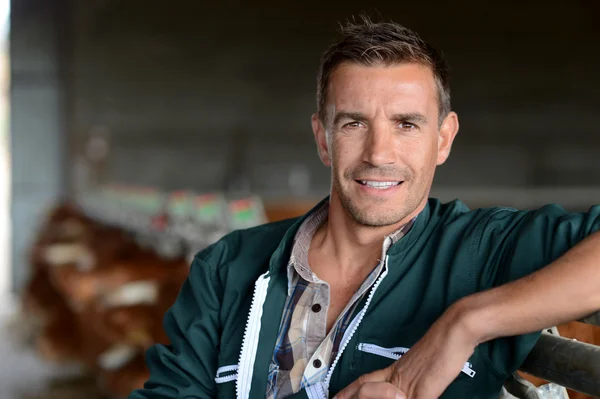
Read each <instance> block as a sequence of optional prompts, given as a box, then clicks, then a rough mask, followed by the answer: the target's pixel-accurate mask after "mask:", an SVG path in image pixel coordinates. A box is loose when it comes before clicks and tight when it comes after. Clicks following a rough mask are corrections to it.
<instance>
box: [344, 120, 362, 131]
mask: <svg viewBox="0 0 600 399" xmlns="http://www.w3.org/2000/svg"><path fill="white" fill-rule="evenodd" d="M361 126H362V123H360V122H358V121H354V122H349V123H346V124H345V125H344V126H343V127H344V128H349V129H358V128H360V127H361Z"/></svg>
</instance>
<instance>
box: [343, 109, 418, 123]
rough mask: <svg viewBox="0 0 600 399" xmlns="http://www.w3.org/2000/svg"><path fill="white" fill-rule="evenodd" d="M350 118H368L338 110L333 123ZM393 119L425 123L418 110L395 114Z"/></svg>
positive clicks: (358, 113) (356, 119)
mask: <svg viewBox="0 0 600 399" xmlns="http://www.w3.org/2000/svg"><path fill="white" fill-rule="evenodd" d="M344 119H352V120H355V121H366V120H367V119H368V118H367V116H366V115H365V114H363V113H360V112H338V113H337V114H336V115H335V118H334V119H333V124H334V125H337V124H338V123H339V122H340V121H341V120H344ZM392 119H393V120H395V121H401V122H409V123H421V124H427V117H426V116H425V115H423V114H420V113H418V112H408V113H405V114H395V115H393V116H392Z"/></svg>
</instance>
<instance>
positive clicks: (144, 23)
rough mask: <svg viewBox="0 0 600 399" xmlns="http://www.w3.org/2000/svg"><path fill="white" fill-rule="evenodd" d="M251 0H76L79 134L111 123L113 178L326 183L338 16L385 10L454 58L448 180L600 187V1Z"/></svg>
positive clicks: (286, 188) (220, 184) (265, 185)
mask: <svg viewBox="0 0 600 399" xmlns="http://www.w3.org/2000/svg"><path fill="white" fill-rule="evenodd" d="M216 3H218V4H216ZM239 3H242V2H227V1H225V2H199V1H183V0H174V1H171V2H163V1H157V0H156V1H155V0H145V1H141V0H130V1H127V2H121V1H114V0H113V1H110V0H103V1H100V0H95V1H86V2H76V4H75V9H74V28H73V30H74V34H73V40H74V42H73V43H74V44H73V46H74V47H73V48H74V51H73V54H74V58H73V64H72V67H73V68H72V72H73V73H72V75H71V78H72V79H73V86H72V88H73V92H72V93H73V95H74V97H73V99H74V102H73V111H74V112H73V114H72V115H71V117H72V121H73V127H74V129H73V132H74V137H73V140H74V146H75V149H76V151H78V152H79V153H81V151H82V150H81V149H82V148H83V146H84V143H85V140H86V138H87V137H88V136H89V135H90V134H94V132H99V131H100V132H103V134H107V135H108V136H110V145H111V149H110V153H109V158H108V161H107V162H106V164H105V167H104V169H103V175H102V179H103V180H104V181H119V182H126V183H137V184H150V185H158V186H162V187H165V188H167V189H177V188H186V187H190V188H195V189H198V190H214V189H224V188H228V187H231V186H235V187H242V188H250V189H252V190H254V191H257V192H259V193H262V194H265V195H269V196H286V195H290V194H291V193H295V194H299V195H320V194H321V193H324V192H326V191H327V189H328V182H329V175H328V171H327V170H326V169H325V168H323V167H322V166H321V165H320V164H319V161H318V158H317V156H316V151H315V149H314V145H313V139H312V136H311V131H310V114H311V113H312V111H313V110H314V92H315V72H316V67H317V64H318V59H319V56H320V54H321V52H322V51H323V50H324V48H325V47H326V45H327V43H328V42H329V41H330V39H331V38H332V35H333V34H334V33H335V30H336V28H337V21H340V20H344V19H346V18H348V17H350V16H351V15H353V14H357V13H359V12H360V11H362V10H365V9H366V10H367V11H372V10H374V9H376V10H378V11H379V12H380V13H381V15H383V16H384V18H385V19H393V20H395V21H397V22H400V23H403V24H405V25H407V26H408V27H411V28H413V29H415V30H417V31H418V32H420V33H421V35H422V36H424V37H425V38H426V39H428V40H429V41H430V42H432V43H433V44H434V45H436V46H437V47H439V48H441V49H442V50H443V52H444V54H445V55H446V57H447V58H448V60H449V61H450V63H451V65H452V68H453V100H454V107H455V109H456V110H457V111H458V112H459V114H460V116H461V122H462V123H461V133H460V137H459V140H458V142H457V145H456V147H455V149H454V152H453V155H452V157H451V160H450V161H449V162H448V164H447V165H446V166H444V167H443V168H441V169H440V171H439V175H438V179H437V181H436V187H442V188H443V187H453V188H460V187H480V188H481V187H490V186H508V187H514V188H517V189H519V188H526V187H537V186H598V184H597V182H598V181H600V157H599V156H598V154H599V153H600V136H599V134H598V129H597V114H598V109H600V78H599V77H598V74H597V71H598V70H600V52H599V51H598V43H599V42H600V29H599V28H598V25H597V16H598V15H600V3H598V2H595V1H571V2H565V1H546V2H543V3H542V2H527V3H528V4H527V5H524V4H522V3H525V2H521V1H507V2H501V3H498V4H499V5H498V6H489V5H488V6H486V5H484V3H485V2H481V1H453V2H445V3H446V4H444V5H440V3H442V2H427V1H421V2H397V1H395V2H393V1H387V2H375V3H373V4H371V3H369V4H370V5H369V6H368V7H366V6H365V3H364V2H351V1H350V2H348V1H345V2H336V3H333V4H331V3H329V2H317V1H303V2H301V4H298V5H288V4H287V3H286V4H285V5H283V3H281V2H275V1H260V2H258V3H257V2H252V3H251V4H252V5H242V4H239ZM325 3H327V4H325ZM244 4H246V3H245V2H244ZM249 4H250V3H249ZM294 176H300V177H299V178H294ZM299 180H301V181H303V182H304V183H303V184H304V185H307V186H308V187H309V188H310V190H309V191H306V190H305V189H304V188H303V187H298V186H297V182H298V181H299ZM290 182H292V183H290ZM458 191H459V192H460V190H458ZM450 195H452V193H451V194H450ZM499 200H505V202H509V203H510V201H511V198H508V195H507V198H501V199H499ZM548 200H552V198H549V199H548ZM581 201H582V202H587V201H588V198H587V197H586V195H585V194H584V195H583V198H581ZM589 201H590V202H600V198H590V199H589Z"/></svg>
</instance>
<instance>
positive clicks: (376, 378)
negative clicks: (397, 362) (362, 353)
mask: <svg viewBox="0 0 600 399" xmlns="http://www.w3.org/2000/svg"><path fill="white" fill-rule="evenodd" d="M390 377H391V369H389V368H385V369H382V370H377V371H374V372H372V373H369V374H363V375H361V376H360V377H358V379H357V380H356V381H354V382H353V383H352V384H350V385H348V386H347V387H346V388H344V389H342V390H341V391H340V392H338V394H337V395H335V396H334V397H333V399H350V398H352V397H353V396H354V395H355V394H356V393H357V392H358V390H359V389H360V387H361V386H363V385H364V384H366V383H369V382H387V381H389V380H390ZM398 399H403V398H398Z"/></svg>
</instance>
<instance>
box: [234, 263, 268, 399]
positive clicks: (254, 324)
mask: <svg viewBox="0 0 600 399" xmlns="http://www.w3.org/2000/svg"><path fill="white" fill-rule="evenodd" d="M267 275H268V272H267V273H265V274H263V275H261V276H260V277H259V278H258V279H257V280H256V283H255V284H254V294H253V295H252V304H251V305H250V313H249V314H248V320H247V322H246V329H245V331H244V339H243V341H242V351H241V352H240V360H239V363H238V364H239V366H240V367H239V371H238V379H237V382H236V385H235V390H236V397H237V398H239V399H247V398H248V396H249V395H250V387H251V385H252V373H253V372H254V359H255V357H256V351H257V350H258V337H259V334H260V319H261V318H262V313H263V304H264V302H265V299H266V297H267V288H268V287H269V280H270V279H271V278H270V277H268V276H267Z"/></svg>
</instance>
